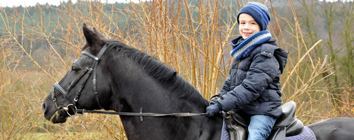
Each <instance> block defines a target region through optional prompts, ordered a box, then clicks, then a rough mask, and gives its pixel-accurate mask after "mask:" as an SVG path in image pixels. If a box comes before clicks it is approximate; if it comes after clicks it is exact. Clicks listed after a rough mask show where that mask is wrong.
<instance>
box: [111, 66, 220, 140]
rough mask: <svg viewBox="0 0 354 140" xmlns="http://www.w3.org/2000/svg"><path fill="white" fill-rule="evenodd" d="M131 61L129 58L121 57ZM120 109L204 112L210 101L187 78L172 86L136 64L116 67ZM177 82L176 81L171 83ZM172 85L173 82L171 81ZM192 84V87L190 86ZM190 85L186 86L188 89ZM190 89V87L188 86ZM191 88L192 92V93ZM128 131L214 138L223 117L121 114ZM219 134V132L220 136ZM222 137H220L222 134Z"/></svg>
mask: <svg viewBox="0 0 354 140" xmlns="http://www.w3.org/2000/svg"><path fill="white" fill-rule="evenodd" d="M121 61H122V62H121V63H123V61H124V63H127V62H126V61H129V60H121ZM112 75H113V77H115V78H114V80H113V81H115V82H114V83H115V84H117V85H112V86H113V88H115V89H114V92H115V93H113V94H114V96H115V97H116V98H114V99H112V100H114V101H113V104H112V108H113V109H114V110H116V111H124V112H140V111H142V112H143V113H147V112H149V113H183V112H190V113H204V112H205V107H206V106H207V104H208V102H207V100H205V99H204V98H203V97H202V96H201V95H200V94H199V93H198V92H197V91H196V90H193V89H191V88H190V86H191V85H190V84H189V83H186V81H179V82H180V83H177V86H172V88H177V90H176V89H174V90H171V87H166V84H165V83H164V84H163V83H162V82H161V81H159V80H157V79H155V78H154V77H152V76H150V75H148V74H146V73H145V71H144V70H143V69H141V68H137V67H135V66H134V65H121V67H119V68H118V67H117V68H115V69H113V70H112ZM170 84H173V83H170ZM167 85H169V84H167ZM188 87H189V88H188ZM185 89H186V90H185ZM187 89H189V90H187ZM189 92H190V93H189ZM181 95H182V96H181ZM121 120H122V123H123V126H124V129H125V132H126V134H127V136H128V138H129V139H130V140H135V139H166V140H168V139H187V140H188V139H193V140H196V139H214V138H215V135H219V131H218V130H217V131H216V132H215V130H214V129H219V128H221V125H222V123H221V122H222V121H221V118H217V119H216V118H212V119H210V118H208V117H206V116H198V117H130V116H121ZM216 137H218V136H216ZM218 138H220V137H218Z"/></svg>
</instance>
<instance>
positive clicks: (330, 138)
mask: <svg viewBox="0 0 354 140" xmlns="http://www.w3.org/2000/svg"><path fill="white" fill-rule="evenodd" d="M308 127H309V128H311V130H312V131H313V132H314V133H315V135H316V138H317V140H353V139H354V118H333V119H328V120H324V121H320V122H317V123H314V124H310V125H308Z"/></svg>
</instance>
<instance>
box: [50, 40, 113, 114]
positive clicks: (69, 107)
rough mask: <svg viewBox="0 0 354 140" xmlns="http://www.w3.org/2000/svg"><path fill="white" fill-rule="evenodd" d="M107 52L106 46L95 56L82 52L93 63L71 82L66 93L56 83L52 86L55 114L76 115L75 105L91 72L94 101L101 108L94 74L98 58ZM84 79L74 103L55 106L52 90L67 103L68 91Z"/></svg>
mask: <svg viewBox="0 0 354 140" xmlns="http://www.w3.org/2000/svg"><path fill="white" fill-rule="evenodd" d="M106 50H107V45H106V44H105V45H104V46H103V47H102V49H101V50H100V52H99V53H98V54H97V56H94V55H92V54H91V53H89V52H87V51H82V52H81V54H83V55H86V56H88V57H90V58H92V59H93V60H94V62H93V63H92V65H91V67H90V68H89V67H86V69H85V70H84V71H83V73H82V74H81V75H80V76H79V77H78V78H76V79H75V80H74V81H73V82H71V83H70V85H69V87H68V90H67V91H66V90H65V89H64V88H63V87H62V86H60V84H59V83H58V82H56V83H55V84H54V86H53V92H52V93H53V94H52V100H53V103H54V105H55V107H56V108H57V112H59V113H63V112H64V113H66V114H67V115H68V116H73V115H75V114H76V113H77V107H76V104H77V102H78V101H79V98H80V95H81V92H82V89H84V88H85V85H86V83H87V81H88V79H89V77H90V76H91V74H92V72H93V79H92V83H93V92H94V94H95V96H96V101H97V104H98V106H99V107H100V108H103V107H102V106H101V104H100V101H99V99H98V91H97V80H96V79H97V74H96V67H97V65H98V63H99V61H100V58H101V57H102V55H103V53H104V52H105V51H106ZM85 75H87V76H86V79H84V82H83V83H82V85H81V86H80V88H79V90H78V91H77V93H76V95H75V97H74V103H72V104H69V105H67V106H66V107H65V106H64V107H58V104H57V99H56V97H55V94H54V89H57V90H58V91H59V92H60V93H61V94H62V95H63V96H64V97H65V98H66V99H67V100H68V101H70V99H69V98H68V97H67V95H68V93H70V91H71V90H72V88H73V87H75V86H76V84H77V83H78V82H79V81H81V79H82V78H83V77H84V76H85Z"/></svg>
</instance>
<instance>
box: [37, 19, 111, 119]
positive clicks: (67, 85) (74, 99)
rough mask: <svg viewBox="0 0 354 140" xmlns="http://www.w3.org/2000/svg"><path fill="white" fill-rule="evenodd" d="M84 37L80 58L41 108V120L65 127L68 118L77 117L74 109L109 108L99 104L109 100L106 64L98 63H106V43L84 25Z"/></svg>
mask: <svg viewBox="0 0 354 140" xmlns="http://www.w3.org/2000/svg"><path fill="white" fill-rule="evenodd" d="M83 33H84V35H85V38H86V44H85V46H84V48H83V52H82V54H81V56H80V57H79V58H77V59H76V60H75V61H74V62H73V64H72V66H71V68H70V70H69V71H68V72H67V73H66V75H65V76H64V78H63V79H61V80H60V81H59V82H57V83H55V84H54V86H53V89H52V91H51V92H50V93H49V95H48V97H47V98H46V99H45V100H44V102H43V104H42V108H43V112H44V117H45V118H46V119H47V120H49V121H51V122H53V123H64V122H65V121H66V119H67V118H68V117H69V116H72V115H75V114H76V111H77V108H85V109H100V108H106V107H107V106H108V103H106V102H103V101H101V102H100V99H105V98H106V99H107V98H109V96H111V95H110V93H111V89H110V86H109V81H110V79H109V78H107V77H109V76H107V74H108V73H107V72H105V69H104V66H106V65H108V64H106V63H107V62H105V61H101V59H105V58H104V56H103V54H104V53H105V50H106V46H105V42H106V39H105V38H104V37H103V36H102V35H101V34H100V33H99V32H98V31H97V30H96V29H95V28H94V29H93V30H90V29H88V28H87V27H86V25H85V24H84V25H83ZM97 75H99V76H97ZM96 81H99V85H97V84H98V83H97V82H96ZM81 93H82V94H83V95H81ZM99 93H105V94H99Z"/></svg>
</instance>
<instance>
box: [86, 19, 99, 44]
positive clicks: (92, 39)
mask: <svg viewBox="0 0 354 140" xmlns="http://www.w3.org/2000/svg"><path fill="white" fill-rule="evenodd" d="M82 30H83V32H84V36H85V38H86V42H87V44H88V45H90V46H94V44H95V43H96V42H100V37H99V36H98V35H97V34H96V33H95V32H93V31H92V30H90V29H89V28H87V26H86V24H85V23H84V25H83V26H82Z"/></svg>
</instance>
